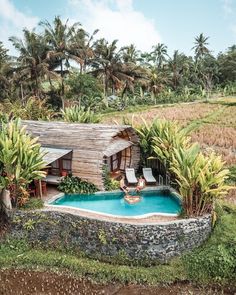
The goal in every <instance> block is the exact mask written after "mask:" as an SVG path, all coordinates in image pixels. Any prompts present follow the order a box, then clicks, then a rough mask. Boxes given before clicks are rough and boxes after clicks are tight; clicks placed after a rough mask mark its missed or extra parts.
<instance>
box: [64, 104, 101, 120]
mask: <svg viewBox="0 0 236 295" xmlns="http://www.w3.org/2000/svg"><path fill="white" fill-rule="evenodd" d="M61 112H62V117H63V120H64V121H66V122H72V123H73V122H76V123H99V122H100V121H101V116H100V115H97V114H95V112H93V111H91V110H90V108H88V109H87V110H85V108H84V107H78V106H73V107H70V108H65V110H64V111H63V110H62V111H61Z"/></svg>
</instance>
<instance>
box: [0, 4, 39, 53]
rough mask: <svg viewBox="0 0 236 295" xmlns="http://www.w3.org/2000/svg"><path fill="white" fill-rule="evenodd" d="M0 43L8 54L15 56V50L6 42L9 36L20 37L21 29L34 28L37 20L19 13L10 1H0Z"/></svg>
mask: <svg viewBox="0 0 236 295" xmlns="http://www.w3.org/2000/svg"><path fill="white" fill-rule="evenodd" d="M0 7H1V10H0V41H2V42H3V43H4V45H5V46H6V47H7V48H8V49H10V54H15V53H16V52H15V50H14V48H13V47H12V45H11V43H10V42H9V41H8V38H9V37H10V36H17V37H21V36H22V29H23V28H27V29H32V28H34V27H35V26H36V25H37V23H38V22H39V19H38V18H37V17H34V16H28V15H26V14H24V13H23V12H21V11H19V10H18V9H17V8H16V7H15V6H14V5H13V3H12V2H11V1H10V0H0Z"/></svg>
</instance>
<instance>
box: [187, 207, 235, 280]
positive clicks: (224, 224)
mask: <svg viewBox="0 0 236 295" xmlns="http://www.w3.org/2000/svg"><path fill="white" fill-rule="evenodd" d="M227 207H228V206H227ZM227 207H226V208H224V210H222V209H221V210H219V208H218V215H219V216H218V217H219V218H218V220H217V223H216V226H215V228H214V232H213V234H212V235H211V237H210V239H209V240H208V242H207V243H206V244H205V245H203V246H202V247H201V248H199V249H196V250H195V251H193V253H191V254H188V255H186V256H185V257H184V259H183V262H184V265H185V267H186V270H187V272H188V276H189V279H190V280H192V281H195V282H204V283H206V282H209V281H211V280H213V281H214V282H218V283H222V282H223V281H225V280H228V281H234V282H235V280H236V238H235V232H236V222H235V221H236V210H235V209H233V208H230V207H228V208H227ZM226 210H227V211H228V213H227V211H226ZM219 211H221V213H220V212H219Z"/></svg>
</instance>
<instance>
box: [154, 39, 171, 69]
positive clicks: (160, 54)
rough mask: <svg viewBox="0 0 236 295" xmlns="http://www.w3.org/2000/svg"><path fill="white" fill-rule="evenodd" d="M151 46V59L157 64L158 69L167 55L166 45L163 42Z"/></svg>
mask: <svg viewBox="0 0 236 295" xmlns="http://www.w3.org/2000/svg"><path fill="white" fill-rule="evenodd" d="M152 48H153V51H152V52H151V56H152V61H153V62H154V64H155V65H156V66H157V68H158V69H160V68H161V67H162V65H163V63H164V62H165V61H166V58H167V57H168V54H167V46H166V45H165V44H163V43H158V44H157V45H156V46H153V47H152Z"/></svg>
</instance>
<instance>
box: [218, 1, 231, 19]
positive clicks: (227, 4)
mask: <svg viewBox="0 0 236 295" xmlns="http://www.w3.org/2000/svg"><path fill="white" fill-rule="evenodd" d="M221 2H222V6H223V11H224V13H225V15H226V16H229V15H231V14H232V13H233V1H232V0H221Z"/></svg>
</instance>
